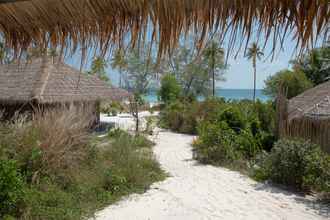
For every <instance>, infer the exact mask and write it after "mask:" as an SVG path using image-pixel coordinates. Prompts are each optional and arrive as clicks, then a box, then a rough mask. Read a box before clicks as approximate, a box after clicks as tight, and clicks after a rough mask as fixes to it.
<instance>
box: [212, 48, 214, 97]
mask: <svg viewBox="0 0 330 220" xmlns="http://www.w3.org/2000/svg"><path fill="white" fill-rule="evenodd" d="M214 66H215V52H214V49H213V52H212V78H213V79H212V81H213V82H212V94H213V98H214V97H215V70H214Z"/></svg>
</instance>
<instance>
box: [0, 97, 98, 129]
mask: <svg viewBox="0 0 330 220" xmlns="http://www.w3.org/2000/svg"><path fill="white" fill-rule="evenodd" d="M54 109H57V110H61V109H63V110H67V109H72V110H73V111H76V112H77V114H79V113H88V114H90V117H91V121H93V123H92V126H96V125H98V124H99V121H100V116H99V102H97V101H89V102H73V103H52V104H38V103H35V102H28V103H16V104H1V105H0V113H1V115H0V116H1V117H0V118H1V120H11V119H13V118H15V117H17V116H23V115H24V117H27V118H32V116H33V114H34V113H36V112H38V113H42V112H45V111H51V110H54Z"/></svg>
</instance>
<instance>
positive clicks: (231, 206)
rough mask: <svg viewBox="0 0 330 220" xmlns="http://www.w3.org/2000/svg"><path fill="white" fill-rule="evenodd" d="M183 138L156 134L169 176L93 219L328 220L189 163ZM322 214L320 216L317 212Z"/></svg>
mask: <svg viewBox="0 0 330 220" xmlns="http://www.w3.org/2000/svg"><path fill="white" fill-rule="evenodd" d="M192 140H193V137H191V136H188V135H180V134H174V133H171V132H161V133H160V134H159V136H158V139H157V146H156V147H155V149H154V151H155V154H156V156H157V158H158V160H159V162H160V163H161V165H162V167H163V168H164V169H165V170H166V171H167V172H169V174H170V176H171V177H169V178H168V179H166V180H165V181H163V182H160V183H156V184H154V185H153V186H152V187H151V189H150V190H149V191H148V192H146V193H145V194H143V195H133V196H130V197H129V198H127V199H125V200H123V201H121V202H119V203H118V204H116V205H113V206H110V207H108V208H106V209H105V210H103V211H100V212H99V213H97V215H96V217H97V218H96V219H97V220H135V219H136V220H172V219H175V220H195V219H196V220H200V219H233V220H238V219H253V220H256V219H262V220H268V219H280V220H291V219H293V220H304V219H306V220H312V219H328V218H329V212H327V211H328V210H327V209H326V207H323V208H322V207H319V205H317V204H316V203H314V202H312V201H311V200H308V199H307V198H304V197H300V196H297V195H295V194H293V193H290V192H286V191H282V190H280V189H277V188H274V187H270V186H267V185H264V184H260V183H259V184H258V183H256V182H254V181H253V180H251V179H249V178H248V177H245V176H242V175H240V174H239V173H237V172H232V171H229V170H227V169H223V168H216V167H213V166H204V165H199V164H197V163H196V162H195V161H193V160H192V152H191V147H190V143H191V142H192ZM322 211H323V213H322Z"/></svg>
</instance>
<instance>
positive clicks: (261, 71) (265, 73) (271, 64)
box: [67, 38, 296, 89]
mask: <svg viewBox="0 0 330 220" xmlns="http://www.w3.org/2000/svg"><path fill="white" fill-rule="evenodd" d="M251 42H253V39H252V41H251ZM269 43H271V41H270V42H269ZM295 43H296V42H294V41H291V40H290V38H288V39H286V41H285V42H284V46H283V49H282V50H281V51H279V50H278V51H277V53H276V56H275V57H274V58H273V59H272V58H271V57H270V56H269V54H270V48H271V45H270V44H268V45H267V46H266V48H265V50H264V53H265V56H264V58H262V59H261V60H259V61H258V63H257V89H263V88H264V85H265V84H264V81H265V80H266V79H267V78H268V77H269V76H270V75H273V74H275V73H276V72H278V71H281V70H283V69H287V68H290V64H289V62H290V60H292V59H294V58H295V53H294V52H295V45H296V44H295ZM224 47H225V45H224ZM67 62H68V63H69V64H70V65H73V66H75V67H77V68H79V67H80V59H77V58H70V59H68V60H67ZM228 64H229V67H228V69H227V70H226V73H225V75H224V76H225V78H226V81H225V82H217V87H218V88H223V89H252V88H253V68H252V64H251V61H249V60H247V58H246V57H244V55H243V52H240V54H239V55H238V56H237V57H236V58H235V57H234V54H233V55H230V56H229V58H228ZM88 66H89V64H87V65H86V67H87V69H88ZM107 74H108V76H109V77H110V79H111V82H112V83H113V84H114V85H118V79H119V74H118V72H117V71H115V70H113V69H112V68H111V65H109V67H108V68H107Z"/></svg>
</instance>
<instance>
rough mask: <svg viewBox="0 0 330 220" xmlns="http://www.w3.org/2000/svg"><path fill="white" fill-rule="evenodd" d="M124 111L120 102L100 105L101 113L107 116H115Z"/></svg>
mask: <svg viewBox="0 0 330 220" xmlns="http://www.w3.org/2000/svg"><path fill="white" fill-rule="evenodd" d="M124 110H125V107H124V106H123V105H122V104H121V103H120V102H116V101H113V102H110V103H102V105H101V112H102V113H105V114H108V115H109V116H110V115H112V116H116V115H117V114H118V113H121V112H123V111H124Z"/></svg>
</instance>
